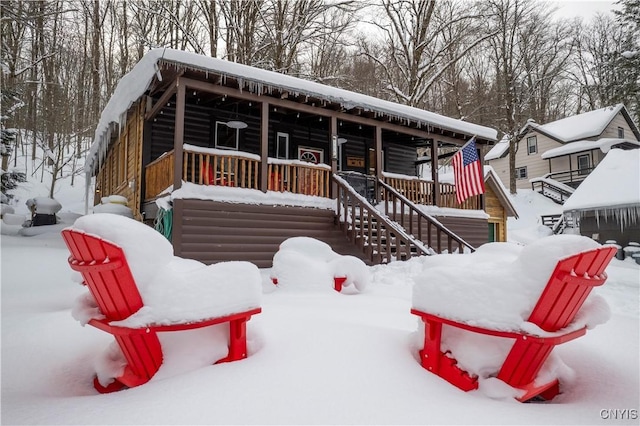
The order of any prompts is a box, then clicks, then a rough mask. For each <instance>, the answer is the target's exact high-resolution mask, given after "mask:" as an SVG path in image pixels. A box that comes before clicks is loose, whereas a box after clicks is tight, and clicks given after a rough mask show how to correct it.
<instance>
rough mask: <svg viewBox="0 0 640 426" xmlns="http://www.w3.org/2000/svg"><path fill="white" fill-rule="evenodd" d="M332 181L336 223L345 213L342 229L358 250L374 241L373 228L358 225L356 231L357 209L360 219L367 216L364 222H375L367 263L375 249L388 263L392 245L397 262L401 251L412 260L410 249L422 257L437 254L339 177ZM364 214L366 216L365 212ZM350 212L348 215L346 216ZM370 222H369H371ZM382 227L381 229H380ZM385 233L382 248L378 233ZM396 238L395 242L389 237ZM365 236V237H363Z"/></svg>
mask: <svg viewBox="0 0 640 426" xmlns="http://www.w3.org/2000/svg"><path fill="white" fill-rule="evenodd" d="M332 179H333V181H334V183H335V184H336V186H337V194H336V200H337V211H336V214H337V217H338V220H341V217H342V211H344V223H345V226H344V227H343V230H344V233H345V235H346V236H347V238H349V239H350V240H351V241H352V242H353V243H354V244H357V243H358V237H359V244H360V246H361V249H363V250H364V242H365V239H367V240H368V241H373V237H372V234H373V233H372V231H373V229H372V228H373V227H372V226H369V227H368V229H367V231H365V228H364V226H360V229H359V230H357V229H356V226H355V218H356V208H358V209H360V218H361V219H360V220H364V216H365V214H366V216H367V220H370V218H372V217H373V218H375V219H376V221H377V222H376V227H377V229H376V231H377V235H378V238H377V241H376V244H374V245H373V247H372V251H371V252H370V253H369V255H370V260H371V261H374V258H373V257H374V253H373V249H375V248H377V253H379V254H380V255H382V254H383V252H385V254H386V256H387V261H390V260H391V258H392V254H393V253H392V250H391V248H392V247H393V246H394V245H395V256H396V259H397V260H400V259H401V257H402V253H403V251H404V253H405V254H407V257H411V256H412V253H411V248H412V247H413V248H415V250H416V252H417V253H419V254H422V255H427V256H428V255H432V254H436V253H435V251H433V249H431V248H430V247H428V246H426V245H425V244H424V243H423V242H422V241H420V240H418V239H416V238H415V237H414V236H412V235H409V234H407V232H406V231H405V230H404V229H403V228H402V227H401V226H400V225H398V224H397V223H396V222H394V221H392V220H391V219H390V218H389V217H388V216H386V215H384V214H382V213H381V212H379V211H378V210H377V209H376V208H375V207H374V206H373V205H372V204H371V203H369V201H367V199H366V198H364V197H363V196H362V195H360V194H358V193H357V192H356V191H355V189H353V187H352V186H351V185H350V184H349V183H348V182H347V181H346V180H344V179H342V178H341V177H340V176H337V175H335V174H333V175H332ZM365 212H366V213H365ZM349 213H350V214H349ZM349 219H351V224H352V226H351V229H349V226H348V223H349ZM370 221H371V220H370ZM383 226H384V227H383ZM383 232H384V233H386V234H387V235H386V247H384V248H383V247H382V243H381V234H382V233H383ZM390 234H394V235H393V236H395V240H394V239H393V238H391V237H392V235H390ZM365 237H366V238H365ZM402 243H404V250H403V247H402Z"/></svg>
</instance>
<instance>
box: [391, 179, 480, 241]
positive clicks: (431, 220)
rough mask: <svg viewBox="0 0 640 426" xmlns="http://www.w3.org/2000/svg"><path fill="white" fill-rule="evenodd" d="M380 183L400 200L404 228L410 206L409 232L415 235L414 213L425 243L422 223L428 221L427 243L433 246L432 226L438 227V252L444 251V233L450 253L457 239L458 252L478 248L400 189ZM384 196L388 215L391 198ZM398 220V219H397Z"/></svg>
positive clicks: (401, 222)
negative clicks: (399, 190)
mask: <svg viewBox="0 0 640 426" xmlns="http://www.w3.org/2000/svg"><path fill="white" fill-rule="evenodd" d="M378 185H379V187H381V188H382V189H383V190H384V191H385V192H386V193H387V194H391V195H392V196H393V197H394V198H396V199H397V200H398V201H400V223H399V224H400V226H402V227H403V228H404V229H407V227H406V226H404V222H405V206H407V207H408V208H409V212H408V215H409V229H408V232H409V234H410V235H413V236H415V233H414V232H413V231H414V229H413V228H414V224H413V214H415V215H416V216H417V218H418V223H417V228H418V229H417V234H418V235H417V238H418V240H420V241H422V242H423V243H425V240H424V239H423V230H424V229H423V226H422V223H423V221H426V222H427V241H428V243H426V244H427V245H429V246H430V247H432V249H433V246H432V245H431V244H430V243H431V236H432V234H431V227H432V226H433V227H435V229H436V242H437V245H436V249H435V251H436V252H437V253H442V244H441V242H442V239H441V236H442V234H444V235H446V237H447V250H448V251H449V253H453V244H452V243H453V242H454V241H455V242H456V243H458V253H464V247H466V248H468V249H469V250H470V251H471V252H474V251H475V250H476V249H475V247H473V246H472V245H471V244H469V243H468V242H467V241H465V240H464V239H463V238H462V237H460V236H459V235H457V234H456V233H455V232H453V231H452V230H450V229H449V228H447V227H446V226H445V225H443V224H442V223H441V222H440V221H439V220H438V219H436V218H435V217H433V216H431V215H429V214H427V213H425V212H423V211H422V210H421V209H419V208H418V206H416V205H415V204H414V203H413V202H412V201H411V200H409V199H408V198H407V197H405V196H404V195H402V194H401V193H400V192H398V190H396V189H395V188H394V187H392V186H391V185H389V184H387V183H386V182H384V181H382V180H378ZM383 198H384V201H383V202H384V210H385V214H386V215H387V216H389V200H388V199H387V197H386V196H385V197H383ZM391 201H392V205H393V217H391V220H394V221H396V217H397V211H396V200H395V199H394V200H391ZM396 222H398V221H396Z"/></svg>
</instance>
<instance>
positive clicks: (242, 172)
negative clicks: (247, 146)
mask: <svg viewBox="0 0 640 426" xmlns="http://www.w3.org/2000/svg"><path fill="white" fill-rule="evenodd" d="M259 164H260V157H258V156H257V155H255V154H249V153H243V152H237V151H224V150H207V151H204V150H203V151H199V150H197V148H196V149H184V155H183V162H182V180H183V181H185V182H191V183H197V184H198V185H220V186H233V187H237V188H249V189H258V187H259V186H258V181H259V176H260V172H259V167H258V166H259Z"/></svg>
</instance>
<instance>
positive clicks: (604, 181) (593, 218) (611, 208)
mask: <svg viewBox="0 0 640 426" xmlns="http://www.w3.org/2000/svg"><path fill="white" fill-rule="evenodd" d="M562 213H563V215H564V216H565V217H567V216H570V217H571V218H572V219H573V223H578V222H579V224H580V234H582V235H584V236H587V237H591V238H593V239H594V240H597V241H599V242H600V243H605V242H607V241H608V240H615V241H616V242H617V243H618V244H620V245H622V246H626V245H628V244H629V243H630V242H636V243H637V242H640V150H638V149H634V150H632V151H623V150H621V149H612V150H611V151H610V152H609V153H608V154H607V156H606V157H605V158H604V159H603V160H602V162H601V163H600V164H598V166H597V167H596V168H595V170H594V171H593V173H591V174H590V175H589V176H587V178H586V179H585V180H584V182H583V183H582V184H581V185H580V186H579V187H578V188H577V189H576V190H575V192H574V193H573V194H572V195H571V197H569V199H568V200H567V201H566V202H565V203H564V205H563V206H562ZM576 219H577V220H576Z"/></svg>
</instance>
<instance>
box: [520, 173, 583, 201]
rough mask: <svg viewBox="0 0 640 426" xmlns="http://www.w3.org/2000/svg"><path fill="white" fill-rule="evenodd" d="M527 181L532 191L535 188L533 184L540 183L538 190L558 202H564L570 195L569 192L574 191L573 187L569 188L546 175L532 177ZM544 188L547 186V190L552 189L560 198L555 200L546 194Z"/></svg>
mask: <svg viewBox="0 0 640 426" xmlns="http://www.w3.org/2000/svg"><path fill="white" fill-rule="evenodd" d="M547 174H548V173H547ZM545 176H546V175H545ZM529 182H530V183H531V189H532V190H533V191H535V190H536V188H535V185H536V184H540V191H538V192H539V193H540V194H542V195H544V196H545V197H547V198H549V199H551V200H553V201H555V202H556V203H558V204H564V202H565V201H566V200H567V199H568V198H569V197H571V194H573V192H574V191H575V189H573V188H571V187H570V186H568V185H566V184H564V183H562V182H559V181H557V180H555V179H551V178H548V177H540V178H533V179H530V180H529ZM545 188H548V189H549V190H551V191H554V192H555V193H556V194H558V195H559V196H560V200H557V199H555V198H553V197H551V196H550V195H548V194H546V193H545V191H544V190H545Z"/></svg>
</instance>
